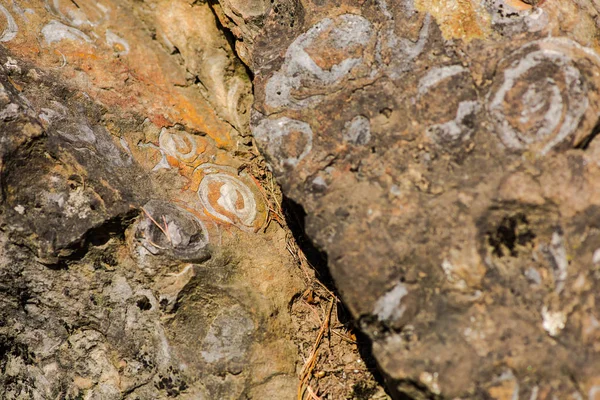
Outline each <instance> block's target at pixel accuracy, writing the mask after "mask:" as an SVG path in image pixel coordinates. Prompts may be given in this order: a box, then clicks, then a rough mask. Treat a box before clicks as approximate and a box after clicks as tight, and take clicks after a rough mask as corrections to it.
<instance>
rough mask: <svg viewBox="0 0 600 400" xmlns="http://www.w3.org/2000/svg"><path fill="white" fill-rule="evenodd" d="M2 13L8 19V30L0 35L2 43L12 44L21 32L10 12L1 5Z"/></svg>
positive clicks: (5, 29)
mask: <svg viewBox="0 0 600 400" xmlns="http://www.w3.org/2000/svg"><path fill="white" fill-rule="evenodd" d="M0 11H1V12H2V14H4V18H6V28H4V31H3V32H2V34H1V35H0V42H10V41H11V40H13V39H14V38H15V37H16V36H17V32H19V27H18V26H17V23H16V22H15V19H14V18H13V17H12V15H11V14H10V13H9V12H8V10H7V9H6V8H5V7H4V6H3V5H1V4H0Z"/></svg>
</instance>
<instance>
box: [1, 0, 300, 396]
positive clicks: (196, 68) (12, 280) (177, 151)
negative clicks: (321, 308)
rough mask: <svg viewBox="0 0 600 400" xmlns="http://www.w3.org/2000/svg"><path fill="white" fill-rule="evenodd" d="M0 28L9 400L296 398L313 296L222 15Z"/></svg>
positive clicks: (82, 4)
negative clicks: (262, 163)
mask: <svg viewBox="0 0 600 400" xmlns="http://www.w3.org/2000/svg"><path fill="white" fill-rule="evenodd" d="M134 3H135V4H134ZM0 14H1V15H0V23H1V24H2V25H1V26H0V31H1V32H2V33H1V34H0V42H2V43H1V44H2V46H1V48H0V125H1V129H0V186H1V189H2V192H1V199H2V206H1V208H0V257H1V261H0V398H2V399H7V400H8V399H97V400H109V399H140V400H142V399H143V400H147V399H165V398H179V399H195V400H196V399H238V398H248V399H250V398H255V399H264V398H281V399H286V398H293V397H294V396H295V394H296V388H297V384H298V380H297V368H298V367H299V366H300V361H301V359H300V357H299V349H298V347H297V345H298V342H300V339H299V337H298V336H297V334H296V332H295V331H296V324H295V323H294V321H293V318H292V317H293V316H292V314H291V310H290V302H292V299H293V298H295V296H296V295H297V294H298V293H299V292H300V291H301V290H303V289H304V282H303V280H302V277H301V275H300V271H299V270H298V269H297V264H296V262H295V261H294V259H293V258H292V256H291V255H290V254H289V253H288V250H287V249H286V245H287V243H288V239H287V232H286V231H285V230H284V229H282V228H281V227H279V226H278V225H277V224H269V225H268V226H267V224H266V220H267V203H266V201H265V199H266V197H265V196H266V193H265V192H264V189H261V188H260V186H259V183H258V180H257V179H256V177H257V178H259V179H263V180H264V179H266V178H268V177H267V176H266V175H264V174H263V175H260V174H255V175H256V177H254V176H253V175H251V173H250V172H249V171H258V167H259V162H258V161H257V154H256V151H255V150H254V149H253V147H252V146H251V141H250V140H249V139H247V138H244V136H245V135H247V134H248V120H249V113H248V111H249V106H250V104H251V102H252V93H251V85H250V80H249V78H248V76H247V74H246V70H245V67H244V66H243V64H242V63H241V62H240V61H239V60H238V58H237V57H235V55H234V53H233V50H232V49H231V47H230V46H229V42H228V40H227V38H226V36H225V35H224V33H223V32H222V31H220V30H219V29H218V24H217V20H216V17H215V15H214V13H213V11H212V10H211V8H210V6H209V5H208V4H206V3H199V4H195V5H192V4H191V2H185V1H157V2H145V3H141V2H127V1H102V2H98V3H97V2H91V1H77V2H74V1H59V0H56V1H46V2H44V1H39V2H24V1H5V2H1V3H0ZM311 340H312V339H311ZM265 394H268V396H265Z"/></svg>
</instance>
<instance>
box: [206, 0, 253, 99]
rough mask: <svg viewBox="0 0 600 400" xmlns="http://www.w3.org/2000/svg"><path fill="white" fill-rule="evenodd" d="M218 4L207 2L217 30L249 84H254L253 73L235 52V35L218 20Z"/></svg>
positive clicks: (211, 1)
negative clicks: (227, 44)
mask: <svg viewBox="0 0 600 400" xmlns="http://www.w3.org/2000/svg"><path fill="white" fill-rule="evenodd" d="M218 4H219V1H218V0H209V1H208V6H209V7H210V10H211V11H212V13H213V15H214V17H215V22H216V24H217V29H218V30H219V31H221V32H222V33H223V36H224V37H225V40H227V43H229V47H230V49H231V53H232V54H233V55H234V56H235V58H236V59H237V60H238V61H239V63H240V64H241V65H243V66H244V69H245V70H246V75H248V78H249V79H250V82H254V73H253V72H252V70H251V69H250V66H249V65H246V63H245V62H244V61H242V59H241V58H240V57H239V56H238V54H237V52H236V51H235V42H236V41H237V39H236V37H235V35H234V34H233V32H231V29H229V28H227V27H226V26H224V25H223V24H222V23H221V20H220V19H219V16H218V15H217V12H216V10H215V5H218ZM225 17H226V18H229V17H227V16H225ZM252 90H254V85H252Z"/></svg>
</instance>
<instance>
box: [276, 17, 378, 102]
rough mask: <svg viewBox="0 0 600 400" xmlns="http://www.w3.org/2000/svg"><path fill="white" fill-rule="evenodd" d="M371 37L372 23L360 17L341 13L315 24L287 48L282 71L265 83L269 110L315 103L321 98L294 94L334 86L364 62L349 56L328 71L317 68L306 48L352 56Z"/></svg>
mask: <svg viewBox="0 0 600 400" xmlns="http://www.w3.org/2000/svg"><path fill="white" fill-rule="evenodd" d="M373 35H374V30H373V26H372V24H371V23H370V22H369V21H368V20H367V19H366V18H364V17H362V16H360V15H355V14H343V15H339V16H337V17H335V18H333V19H332V18H325V19H322V20H321V21H319V22H317V23H316V24H315V25H313V26H312V27H311V28H310V29H309V30H308V31H307V32H305V33H303V34H302V35H300V36H298V37H297V38H296V40H294V42H293V43H292V44H291V45H290V46H289V48H288V50H287V52H286V55H285V61H284V63H283V65H282V66H281V69H280V70H279V71H278V72H276V73H275V74H274V75H273V76H272V77H271V78H270V79H269V81H268V82H267V85H266V88H265V92H266V93H265V95H266V98H265V103H266V104H267V105H269V106H271V107H290V108H304V107H307V106H309V105H311V104H315V103H317V102H318V101H319V99H320V97H322V96H320V95H318V94H314V93H313V94H310V95H308V96H301V97H297V96H295V95H294V91H296V90H299V89H301V88H302V89H307V88H308V89H309V90H310V89H323V88H327V87H330V86H333V85H335V84H337V83H338V82H340V81H341V80H342V79H343V78H344V77H346V76H347V75H348V74H349V73H350V71H352V69H353V68H354V67H356V66H358V65H360V64H361V63H362V62H363V59H362V56H359V55H356V56H355V55H354V54H349V55H348V57H346V58H345V59H343V60H341V61H339V62H338V63H337V64H334V65H333V66H331V68H329V69H327V68H322V67H321V66H319V64H318V63H317V62H316V61H315V60H314V59H313V58H312V57H311V55H310V54H309V52H308V51H307V49H308V48H310V47H312V48H316V49H317V50H316V51H317V52H319V51H327V50H328V49H332V48H333V49H336V50H337V49H340V50H344V51H348V52H350V53H352V52H351V51H350V50H351V49H355V50H356V49H357V48H358V49H361V48H363V47H364V46H366V45H367V44H368V43H369V41H370V40H371V38H372V37H373ZM358 53H360V51H359V52H358Z"/></svg>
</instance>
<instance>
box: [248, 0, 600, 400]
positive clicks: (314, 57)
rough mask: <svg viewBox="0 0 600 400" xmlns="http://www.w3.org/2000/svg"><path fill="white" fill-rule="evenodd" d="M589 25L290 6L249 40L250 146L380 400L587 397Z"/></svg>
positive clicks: (591, 6) (594, 198) (596, 279)
mask: <svg viewBox="0 0 600 400" xmlns="http://www.w3.org/2000/svg"><path fill="white" fill-rule="evenodd" d="M256 4H257V6H256V7H259V5H258V2H256ZM599 11H600V9H599V8H598V5H597V4H596V3H595V2H592V1H586V0H583V1H577V2H572V1H566V0H565V1H563V0H556V1H533V2H532V1H527V2H521V1H519V0H489V1H488V0H485V1H461V0H451V1H437V0H414V1H413V0H405V1H395V2H392V1H386V0H377V1H343V0H340V1H335V2H323V1H317V0H313V1H310V0H306V1H292V0H290V1H283V2H278V3H277V5H276V7H274V8H272V9H271V11H270V12H268V13H266V14H265V16H264V18H263V19H262V20H261V23H260V26H261V29H262V30H261V32H260V34H258V35H254V36H252V38H253V48H252V57H251V60H252V62H253V63H252V65H251V69H252V70H253V72H254V73H255V97H256V103H255V106H254V111H253V116H252V131H253V134H254V136H255V138H256V140H257V142H258V144H259V147H260V148H261V149H262V150H263V151H264V153H265V154H266V155H267V156H268V158H269V161H270V163H271V165H272V168H273V171H274V173H275V175H276V176H277V178H278V180H279V182H280V183H281V185H282V187H283V191H284V193H285V194H286V195H287V196H288V197H290V198H291V199H292V200H294V201H296V202H297V203H299V204H301V205H302V206H303V207H304V209H305V210H306V213H307V222H306V227H307V231H308V233H309V235H310V236H311V237H312V238H313V240H314V241H315V243H316V245H317V246H318V247H320V248H321V249H322V250H323V251H325V252H326V254H327V256H328V261H329V266H330V269H331V274H332V276H333V278H334V280H335V283H336V286H337V288H338V289H339V292H340V294H341V296H342V299H343V300H344V301H345V303H346V304H347V306H348V308H349V310H350V312H351V314H352V315H353V316H354V318H356V319H357V320H358V321H359V323H360V326H361V328H362V329H363V331H364V332H366V333H367V334H368V335H369V336H370V338H371V339H372V341H373V351H374V354H375V357H376V358H377V360H378V362H379V365H380V366H381V368H382V370H383V372H384V374H385V375H386V378H387V382H388V385H389V388H390V390H392V392H393V393H394V396H396V397H397V398H405V397H403V396H409V398H414V399H428V398H447V399H484V398H485V399H507V400H508V399H513V400H514V399H519V398H521V399H589V400H597V399H600V348H599V347H598V343H599V339H600V322H599V321H600V313H599V311H598V310H599V308H598V303H597V302H599V301H600V297H599V296H598V291H597V286H598V284H599V283H600V274H599V268H600V140H599V139H598V138H597V137H596V135H597V133H598V116H599V115H600V91H599V89H600V55H599V54H598V49H599V47H600V46H599V44H600V43H599V42H598V34H597V33H598V27H597V21H598V12H599Z"/></svg>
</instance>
